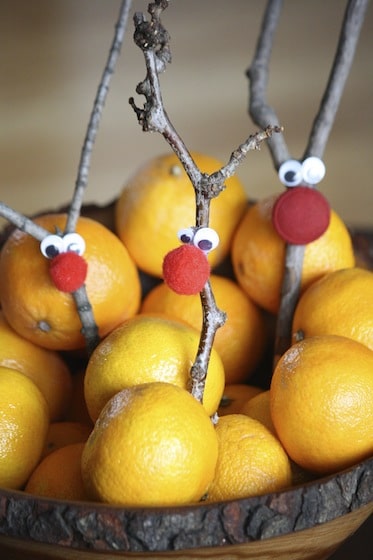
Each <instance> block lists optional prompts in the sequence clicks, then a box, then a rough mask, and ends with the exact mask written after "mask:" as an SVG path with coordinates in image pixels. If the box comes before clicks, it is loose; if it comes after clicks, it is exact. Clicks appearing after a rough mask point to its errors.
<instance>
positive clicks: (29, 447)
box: [0, 366, 49, 489]
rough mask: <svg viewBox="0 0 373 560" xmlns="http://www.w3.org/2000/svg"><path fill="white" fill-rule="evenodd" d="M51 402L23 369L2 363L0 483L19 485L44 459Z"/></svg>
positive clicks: (4, 485)
mask: <svg viewBox="0 0 373 560" xmlns="http://www.w3.org/2000/svg"><path fill="white" fill-rule="evenodd" d="M48 425H49V411H48V406H47V403H46V401H45V398H44V397H43V395H42V393H41V391H40V390H39V389H38V388H37V386H36V385H35V383H34V382H33V381H31V379H29V378H28V377H27V376H26V375H24V374H23V373H21V372H19V371H16V370H14V369H10V368H7V367H3V366H0V450H1V453H0V487H2V488H13V489H19V488H22V486H23V485H24V484H25V482H26V481H27V479H28V477H29V476H30V474H31V472H32V471H33V470H34V468H35V467H36V465H37V463H38V462H39V460H40V457H41V454H42V450H43V447H44V442H45V438H46V435H47V430H48Z"/></svg>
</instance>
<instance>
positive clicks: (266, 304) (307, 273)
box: [232, 194, 355, 313]
mask: <svg viewBox="0 0 373 560" xmlns="http://www.w3.org/2000/svg"><path fill="white" fill-rule="evenodd" d="M278 196H279V195H278V194H275V195H272V196H269V197H266V198H263V199H261V200H259V201H258V202H257V203H255V204H253V205H251V206H250V207H249V208H248V210H247V211H246V214H245V216H244V217H243V219H242V220H241V222H240V224H239V226H238V227H237V230H236V233H235V235H234V239H233V242H232V262H233V268H234V274H235V277H236V279H237V281H238V283H239V284H240V285H241V287H242V288H243V289H244V290H245V292H246V293H247V294H248V295H249V296H250V297H251V298H252V299H253V301H255V302H256V303H257V304H258V305H260V306H261V307H263V308H264V309H266V310H267V311H269V312H271V313H277V311H278V308H279V303H280V294H281V283H282V276H283V268H284V258H285V242H284V241H283V240H282V239H281V237H280V236H279V235H278V234H277V232H276V230H275V228H274V226H273V224H272V209H273V205H274V203H275V201H276V199H277V197H278ZM354 264H355V257H354V252H353V247H352V242H351V237H350V234H349V232H348V230H347V228H346V226H345V225H344V223H343V222H342V220H341V219H340V218H339V216H338V215H337V214H336V213H335V212H334V211H333V210H331V214H330V223H329V227H328V229H327V230H326V232H325V233H324V234H323V235H322V236H321V237H319V238H318V239H316V241H313V242H312V243H309V244H308V245H306V248H305V254H304V260H303V269H302V291H304V290H305V289H306V288H307V287H308V286H309V285H310V284H311V283H312V282H314V281H315V280H317V279H318V278H320V277H321V276H323V275H324V274H327V273H328V272H331V271H333V270H338V269H342V268H351V267H353V266H354Z"/></svg>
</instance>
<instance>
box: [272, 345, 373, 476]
mask: <svg viewBox="0 0 373 560" xmlns="http://www.w3.org/2000/svg"><path fill="white" fill-rule="evenodd" d="M270 391H271V415H272V420H273V424H274V426H275V428H276V432H277V434H278V437H279V439H280V440H281V442H282V444H283V446H284V447H285V449H286V451H287V452H288V454H289V455H290V457H291V458H292V459H293V460H294V461H295V462H296V463H298V464H299V465H300V466H301V467H303V468H305V469H308V470H310V471H314V472H318V473H329V472H335V471H338V470H340V469H344V468H347V467H348V466H350V465H352V464H354V463H357V462H358V461H361V460H362V459H364V458H366V457H368V456H370V455H372V453H373V438H372V435H373V351H372V350H370V349H369V348H367V347H366V346H364V345H363V344H360V343H359V342H356V341H355V340H352V339H350V338H346V337H342V336H336V335H324V336H315V337H310V338H307V339H305V340H303V341H301V342H298V343H296V344H294V345H293V346H291V347H290V348H289V350H287V352H285V354H284V355H283V356H282V357H281V359H280V360H279V362H278V363H277V366H276V368H275V371H274V373H273V377H272V383H271V387H270Z"/></svg>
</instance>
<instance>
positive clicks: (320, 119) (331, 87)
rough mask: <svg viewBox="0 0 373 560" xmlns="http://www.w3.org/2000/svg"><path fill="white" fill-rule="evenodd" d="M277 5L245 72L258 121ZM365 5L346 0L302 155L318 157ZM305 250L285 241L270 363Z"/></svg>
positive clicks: (277, 150) (262, 118) (276, 149)
mask: <svg viewBox="0 0 373 560" xmlns="http://www.w3.org/2000/svg"><path fill="white" fill-rule="evenodd" d="M282 5H283V0H269V1H268V3H267V6H266V10H265V13H264V16H263V22H262V27H261V31H260V36H259V39H258V42H257V46H256V50H255V53H254V57H253V60H252V63H251V66H250V67H249V69H248V70H247V72H246V75H247V77H248V79H249V114H250V115H251V117H252V119H253V121H254V122H255V123H256V124H258V125H259V126H262V125H263V123H265V122H269V120H271V121H273V122H278V118H277V115H276V112H275V110H274V108H273V107H271V106H270V105H269V104H268V103H267V88H268V77H269V62H270V57H271V52H272V47H273V40H274V36H275V32H276V29H277V26H278V22H279V19H280V15H281V9H282ZM367 5H368V0H349V1H348V3H347V7H346V10H345V16H344V20H343V24H342V29H341V33H340V38H339V42H338V47H337V51H336V54H335V58H334V61H333V65H332V69H331V73H330V77H329V80H328V82H327V85H326V89H325V93H324V95H323V98H322V100H321V104H320V109H319V111H318V114H317V116H316V118H315V121H314V123H313V127H312V130H311V132H310V135H309V139H308V145H307V148H306V150H305V153H304V156H303V158H306V157H309V156H316V157H319V158H321V157H322V156H323V154H324V151H325V148H326V144H327V141H328V138H329V134H330V132H331V129H332V126H333V123H334V120H335V117H336V113H337V110H338V107H339V103H340V100H341V97H342V93H343V90H344V86H345V83H346V80H347V77H348V74H349V71H350V68H351V65H352V61H353V58H354V54H355V50H356V45H357V42H358V38H359V35H360V30H361V27H362V24H363V21H364V17H365V13H366V9H367ZM268 148H269V150H270V153H271V156H272V161H273V165H274V167H275V169H276V170H278V169H279V167H280V165H281V164H282V163H283V162H284V161H286V160H288V159H290V155H289V150H288V148H287V145H286V142H285V139H284V137H283V135H281V134H279V135H276V136H274V137H272V138H271V139H270V140H269V142H268ZM304 251H305V246H304V245H293V244H290V243H288V244H287V245H286V252H285V263H284V273H283V282H282V287H281V299H280V308H279V312H278V318H277V325H276V337H275V348H274V354H275V357H274V363H275V364H276V362H277V360H278V359H279V357H280V356H281V355H282V354H283V353H284V352H285V351H286V350H287V349H288V348H289V346H290V344H291V326H292V318H293V314H294V310H295V306H296V304H297V301H298V298H299V294H300V287H301V278H302V266H303V258H304Z"/></svg>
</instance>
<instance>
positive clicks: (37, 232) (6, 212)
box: [0, 202, 50, 241]
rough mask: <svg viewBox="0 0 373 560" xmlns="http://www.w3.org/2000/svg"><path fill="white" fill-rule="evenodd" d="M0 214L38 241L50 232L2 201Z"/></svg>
mask: <svg viewBox="0 0 373 560" xmlns="http://www.w3.org/2000/svg"><path fill="white" fill-rule="evenodd" d="M0 216H2V217H3V218H5V219H6V220H8V222H10V223H11V224H13V225H14V226H16V227H17V228H18V229H20V230H21V231H24V232H25V233H28V234H29V235H31V236H32V237H34V238H35V239H37V240H38V241H42V240H43V239H44V237H46V236H47V235H49V234H50V232H49V231H48V230H46V229H44V228H43V227H41V226H39V225H38V224H36V223H35V222H33V221H32V220H30V218H27V217H26V216H24V215H23V214H20V213H19V212H16V210H13V208H10V206H7V205H6V204H4V202H0Z"/></svg>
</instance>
